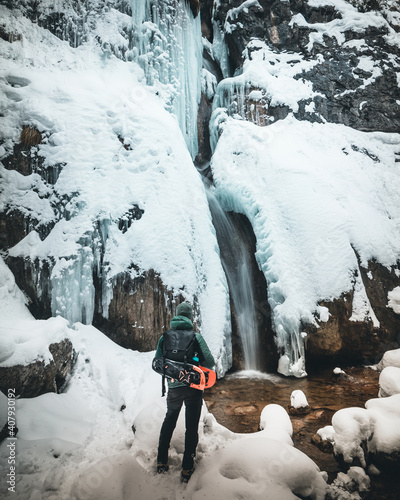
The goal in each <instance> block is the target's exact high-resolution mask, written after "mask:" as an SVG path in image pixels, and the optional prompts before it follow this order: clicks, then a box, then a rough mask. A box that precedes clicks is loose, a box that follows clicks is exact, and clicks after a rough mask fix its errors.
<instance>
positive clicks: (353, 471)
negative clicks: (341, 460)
mask: <svg viewBox="0 0 400 500" xmlns="http://www.w3.org/2000/svg"><path fill="white" fill-rule="evenodd" d="M370 482H371V481H370V478H369V477H368V476H367V474H366V473H365V471H364V469H362V468H361V467H350V468H349V470H348V472H347V474H345V473H344V472H339V473H338V475H337V478H336V479H335V480H334V481H333V483H332V485H330V486H329V488H328V491H329V497H330V498H332V500H335V499H337V500H356V499H360V498H362V497H361V496H360V495H359V493H361V495H363V494H364V495H365V493H366V492H367V491H369V487H370Z"/></svg>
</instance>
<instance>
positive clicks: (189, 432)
mask: <svg viewBox="0 0 400 500" xmlns="http://www.w3.org/2000/svg"><path fill="white" fill-rule="evenodd" d="M170 328H171V330H172V331H173V332H178V333H179V332H181V334H182V335H183V334H185V335H188V334H189V333H190V332H192V333H193V336H194V342H193V356H192V360H188V362H191V363H193V362H195V363H196V364H200V365H201V366H204V367H206V368H210V369H212V368H213V367H214V364H215V362H214V358H213V355H212V354H211V352H210V350H209V348H208V346H207V344H206V341H205V340H204V339H203V337H202V336H201V335H200V334H199V333H195V332H194V331H193V323H192V306H191V305H190V304H189V303H188V302H182V303H181V304H179V305H178V307H177V308H176V316H174V317H173V318H172V320H171V323H170ZM184 332H185V333H184ZM166 334H167V332H166ZM166 334H164V335H166ZM164 335H162V336H161V338H160V340H159V342H158V345H157V352H156V357H161V356H163V343H164ZM183 403H185V407H186V412H185V417H186V433H185V452H184V454H183V460H182V471H181V480H182V481H183V482H188V481H189V479H190V477H191V475H192V474H193V471H194V457H195V455H196V447H197V443H198V440H199V434H198V427H199V420H200V413H201V407H202V404H203V391H200V390H198V389H194V388H192V387H189V386H187V385H184V384H182V383H181V382H178V381H171V380H168V395H167V413H166V415H165V419H164V422H163V424H162V427H161V431H160V439H159V444H158V454H157V473H158V474H163V473H166V472H168V469H169V467H168V449H169V445H170V442H171V438H172V434H173V432H174V429H175V426H176V422H177V420H178V417H179V413H180V410H181V408H182V404H183Z"/></svg>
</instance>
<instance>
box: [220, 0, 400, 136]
mask: <svg viewBox="0 0 400 500" xmlns="http://www.w3.org/2000/svg"><path fill="white" fill-rule="evenodd" d="M242 4H243V2H242V0H233V1H232V2H219V3H218V4H217V5H216V8H215V11H214V19H215V21H216V23H217V24H218V25H219V27H220V29H221V30H222V32H223V33H224V37H225V40H226V44H227V46H228V52H229V60H230V65H231V67H232V71H233V72H235V71H236V72H237V71H239V72H240V69H241V67H242V65H243V61H244V58H246V57H247V58H249V59H251V52H249V51H248V47H247V46H248V43H249V42H250V40H252V39H254V38H257V39H259V40H262V41H264V42H265V43H266V44H267V46H269V47H270V48H272V49H273V50H274V51H276V52H277V53H279V51H290V52H293V56H294V57H293V62H296V57H295V56H296V53H298V54H299V55H301V56H302V57H306V58H307V59H308V60H314V61H316V64H315V65H313V67H312V69H310V70H308V71H306V72H302V73H300V74H298V75H297V76H295V78H298V79H301V80H303V81H304V82H310V83H311V84H312V87H313V90H314V92H317V93H318V95H317V96H315V97H314V98H313V100H312V101H311V100H305V101H302V102H300V103H299V109H298V110H295V116H296V118H298V119H301V120H310V121H321V120H327V121H329V122H332V123H342V124H345V125H348V126H351V127H353V128H356V129H359V130H381V131H385V132H397V131H398V130H399V128H400V105H399V102H400V101H399V98H400V89H399V87H398V85H397V75H398V72H399V67H398V64H396V63H395V60H396V58H398V56H399V49H398V46H396V45H393V44H391V43H389V41H388V35H389V27H388V25H385V23H381V25H380V26H368V27H363V28H362V29H360V28H358V27H357V28H354V29H352V28H351V27H350V26H349V27H348V28H343V33H342V34H341V36H343V37H344V41H341V42H340V43H339V40H338V38H337V36H332V35H331V36H329V34H328V33H329V30H326V33H324V34H323V37H322V39H321V41H320V38H318V37H317V40H318V41H313V36H315V35H316V34H318V29H316V28H314V26H317V23H318V25H321V24H322V25H324V24H326V25H327V24H328V23H331V22H333V21H335V20H341V19H342V18H343V14H342V13H341V12H340V11H339V10H337V9H335V7H334V6H332V5H326V6H321V7H315V6H311V5H309V4H308V2H307V0H291V1H290V2H287V1H280V0H259V1H258V2H251V3H249V4H248V5H247V7H246V8H243V5H242ZM353 4H355V6H356V7H358V8H359V9H360V11H363V10H364V11H365V10H371V11H372V10H373V9H374V8H375V9H377V8H379V9H380V12H381V13H382V14H383V16H386V18H388V19H389V18H390V20H393V19H397V18H394V17H393V15H390V14H391V13H392V12H395V13H397V14H398V12H399V6H398V4H397V5H395V4H394V3H393V4H391V5H390V6H387V7H385V5H383V4H382V5H375V6H374V5H372V4H370V5H369V6H368V5H367V2H358V1H356V0H355V1H354V2H353ZM389 24H393V26H394V25H395V22H394V21H392V23H389ZM396 26H397V25H396ZM361 40H362V43H360V41H361ZM366 61H368V64H366V65H364V62H366ZM311 103H312V106H311V108H310V105H311ZM311 109H312V111H310V110H311ZM266 124H268V123H266Z"/></svg>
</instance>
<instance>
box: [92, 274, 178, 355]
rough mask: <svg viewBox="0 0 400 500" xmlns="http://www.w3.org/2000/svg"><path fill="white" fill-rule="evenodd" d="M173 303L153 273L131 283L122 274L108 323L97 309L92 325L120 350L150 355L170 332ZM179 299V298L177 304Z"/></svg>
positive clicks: (111, 305) (171, 296)
mask: <svg viewBox="0 0 400 500" xmlns="http://www.w3.org/2000/svg"><path fill="white" fill-rule="evenodd" d="M175 299H176V297H175V296H174V294H173V292H172V291H170V290H168V289H167V288H166V287H165V286H164V284H163V282H162V281H161V278H160V277H159V276H158V275H157V274H156V273H155V272H154V271H152V270H150V271H147V272H145V273H143V274H142V275H141V276H139V277H137V278H134V279H132V278H131V276H130V275H129V273H125V274H121V275H119V276H118V277H117V279H116V281H115V283H114V286H113V298H112V300H111V302H110V305H109V308H108V314H107V316H108V317H107V319H106V318H104V317H103V315H102V314H100V312H99V311H98V309H97V310H96V312H95V316H94V319H93V325H94V326H96V327H97V328H99V329H100V330H101V331H103V332H105V333H106V334H107V335H108V336H109V337H110V338H111V339H112V340H113V341H114V342H116V343H117V344H119V345H121V346H122V347H126V348H129V349H135V350H139V351H151V350H153V349H155V348H156V347H157V343H158V340H159V338H160V336H161V335H162V333H163V331H165V330H168V329H169V323H170V320H171V318H172V316H173V314H174V312H175ZM182 299H183V298H182V297H179V298H178V300H177V304H178V303H179V302H181V301H182Z"/></svg>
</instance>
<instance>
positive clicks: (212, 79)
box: [201, 68, 217, 101]
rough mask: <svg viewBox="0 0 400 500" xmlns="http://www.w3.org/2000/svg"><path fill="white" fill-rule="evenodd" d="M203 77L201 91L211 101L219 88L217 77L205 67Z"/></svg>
mask: <svg viewBox="0 0 400 500" xmlns="http://www.w3.org/2000/svg"><path fill="white" fill-rule="evenodd" d="M201 77H202V80H201V91H202V93H203V94H204V95H205V96H206V97H207V99H208V100H209V101H211V100H212V99H213V97H214V94H215V90H216V88H217V78H216V76H215V75H213V74H212V73H210V71H208V70H207V69H205V68H203V69H202V73H201Z"/></svg>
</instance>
